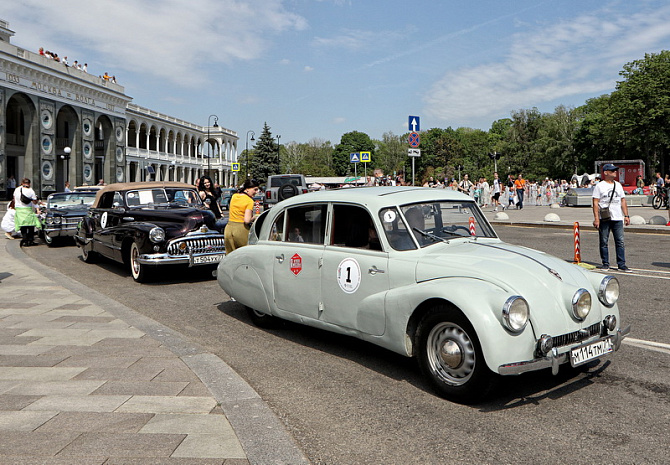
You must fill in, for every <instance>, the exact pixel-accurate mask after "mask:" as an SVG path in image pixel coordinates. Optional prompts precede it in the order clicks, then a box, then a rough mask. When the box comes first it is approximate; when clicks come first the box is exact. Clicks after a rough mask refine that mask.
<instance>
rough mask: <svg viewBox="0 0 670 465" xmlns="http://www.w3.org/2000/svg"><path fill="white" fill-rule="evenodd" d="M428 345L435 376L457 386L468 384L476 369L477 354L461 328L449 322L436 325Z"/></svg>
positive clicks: (429, 358)
mask: <svg viewBox="0 0 670 465" xmlns="http://www.w3.org/2000/svg"><path fill="white" fill-rule="evenodd" d="M426 344H427V348H426V349H427V352H428V361H429V363H430V368H431V370H432V371H433V373H434V374H435V376H437V377H438V378H440V379H442V380H443V381H444V382H445V383H448V384H452V385H457V386H458V385H462V384H465V383H467V382H468V380H469V379H470V378H471V377H472V373H473V372H474V369H475V362H476V353H475V347H474V345H473V343H472V340H471V339H470V336H468V334H467V333H466V332H465V331H464V330H463V329H462V328H461V327H460V326H458V325H456V324H454V323H449V322H443V323H439V324H437V325H435V326H434V327H433V329H432V330H431V331H430V334H429V335H428V340H427V341H426Z"/></svg>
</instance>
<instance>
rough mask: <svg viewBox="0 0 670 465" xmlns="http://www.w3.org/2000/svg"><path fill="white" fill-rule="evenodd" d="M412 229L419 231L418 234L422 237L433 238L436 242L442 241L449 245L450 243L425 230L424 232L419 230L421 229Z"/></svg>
mask: <svg viewBox="0 0 670 465" xmlns="http://www.w3.org/2000/svg"><path fill="white" fill-rule="evenodd" d="M412 229H413V230H414V231H417V232H418V233H420V234H421V235H422V236H425V237H429V238H431V239H432V240H434V241H435V242H438V241H441V242H446V243H447V244H448V243H449V241H448V240H446V239H445V238H443V237H440V236H436V235H435V234H432V233H429V232H427V231H424V230H422V229H419V228H416V227H415V228H412Z"/></svg>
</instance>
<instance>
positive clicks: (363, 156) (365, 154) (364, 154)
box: [361, 152, 370, 163]
mask: <svg viewBox="0 0 670 465" xmlns="http://www.w3.org/2000/svg"><path fill="white" fill-rule="evenodd" d="M361 162H362V163H370V152H361Z"/></svg>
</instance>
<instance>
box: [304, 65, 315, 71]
mask: <svg viewBox="0 0 670 465" xmlns="http://www.w3.org/2000/svg"><path fill="white" fill-rule="evenodd" d="M303 71H305V72H306V73H310V72H312V71H314V68H312V67H311V66H305V67H304V68H303Z"/></svg>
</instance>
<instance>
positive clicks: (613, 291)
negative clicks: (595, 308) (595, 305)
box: [598, 276, 620, 308]
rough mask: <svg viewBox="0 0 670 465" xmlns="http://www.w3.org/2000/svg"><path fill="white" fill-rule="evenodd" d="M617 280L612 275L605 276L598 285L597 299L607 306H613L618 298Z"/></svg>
mask: <svg viewBox="0 0 670 465" xmlns="http://www.w3.org/2000/svg"><path fill="white" fill-rule="evenodd" d="M619 292H620V287H619V280H618V279H616V278H615V277H614V276H605V277H604V278H603V280H602V281H600V286H599V287H598V300H599V301H600V302H601V303H602V304H603V305H604V306H605V307H607V308H611V307H614V304H616V303H617V301H618V300H619Z"/></svg>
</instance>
